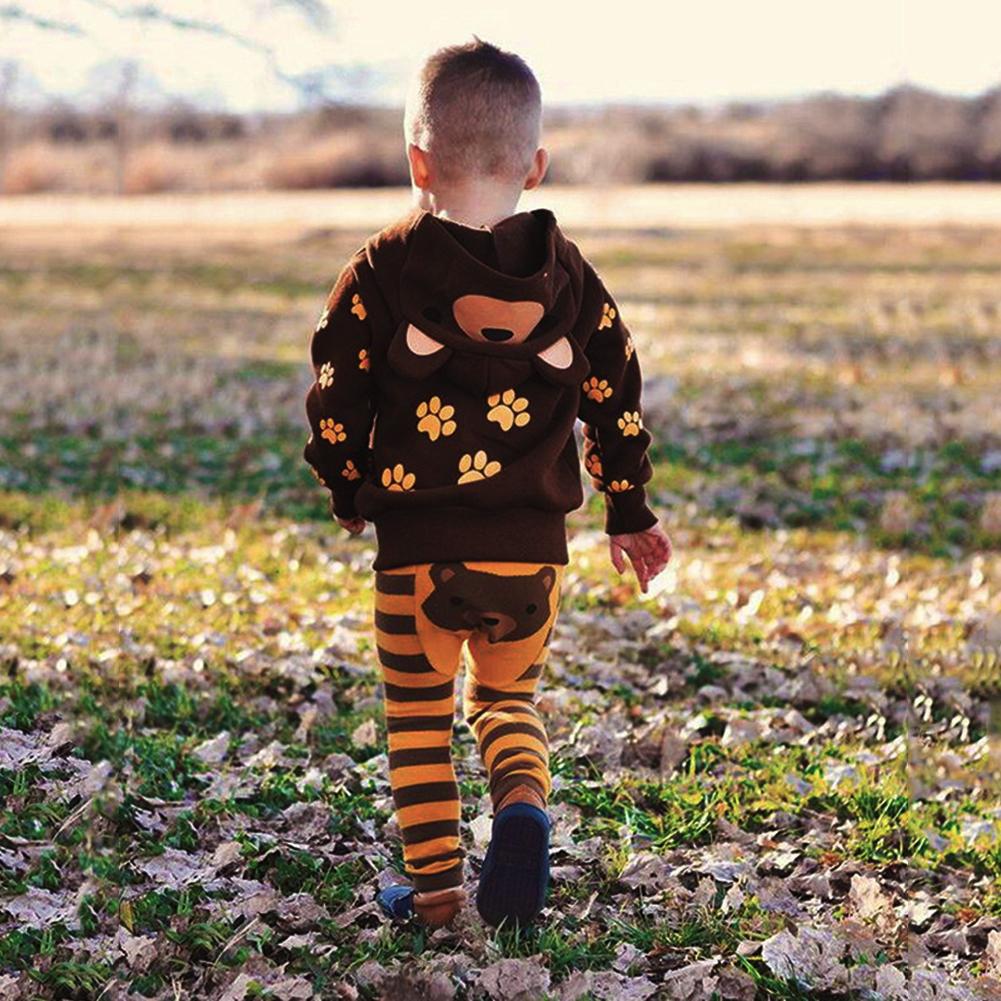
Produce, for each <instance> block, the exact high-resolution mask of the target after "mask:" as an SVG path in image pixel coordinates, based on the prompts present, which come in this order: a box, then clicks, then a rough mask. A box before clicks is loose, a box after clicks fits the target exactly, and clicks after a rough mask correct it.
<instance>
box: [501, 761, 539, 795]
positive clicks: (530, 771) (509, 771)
mask: <svg viewBox="0 0 1001 1001" xmlns="http://www.w3.org/2000/svg"><path fill="white" fill-rule="evenodd" d="M518 774H521V775H536V776H537V775H538V774H539V766H538V765H536V764H535V763H534V762H526V761H512V762H510V763H509V764H508V765H507V767H506V768H495V769H494V770H493V772H492V773H491V775H490V792H491V793H493V792H495V791H496V789H497V787H498V786H499V785H500V783H501V782H503V781H504V780H505V779H507V778H509V777H510V776H512V775H518Z"/></svg>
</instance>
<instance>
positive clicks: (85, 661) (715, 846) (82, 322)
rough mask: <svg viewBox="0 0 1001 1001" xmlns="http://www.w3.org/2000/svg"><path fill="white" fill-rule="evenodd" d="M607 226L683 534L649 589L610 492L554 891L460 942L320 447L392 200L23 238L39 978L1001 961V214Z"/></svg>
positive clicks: (560, 675) (6, 644)
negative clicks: (356, 283) (425, 883)
mask: <svg viewBox="0 0 1001 1001" xmlns="http://www.w3.org/2000/svg"><path fill="white" fill-rule="evenodd" d="M575 235H577V236H579V237H580V239H581V242H582V244H583V247H584V249H585V251H586V252H588V253H589V254H590V256H591V257H592V258H593V259H594V260H595V262H596V264H597V265H598V267H599V269H600V270H601V273H602V275H603V277H604V278H605V279H606V280H607V281H608V283H609V285H610V287H612V288H614V289H615V291H616V295H617V298H618V299H619V301H620V304H621V306H622V309H623V315H624V317H625V319H626V321H627V322H628V323H629V324H630V326H631V328H632V329H633V333H634V337H635V339H636V341H637V345H638V348H639V350H640V352H641V360H642V363H643V369H644V374H645V376H646V379H647V405H646V409H647V423H648V424H649V425H650V426H651V427H652V428H653V429H654V430H655V432H656V434H657V442H658V444H657V453H656V459H657V474H656V478H655V480H654V484H653V492H654V496H655V498H656V501H657V503H658V505H659V506H660V508H661V510H662V511H663V513H664V517H665V522H666V524H667V526H668V527H669V529H670V530H671V532H672V534H673V536H674V540H675V543H676V547H677V557H676V560H675V562H674V563H673V564H672V567H671V569H670V570H669V572H667V573H665V574H664V575H663V576H662V577H661V578H660V579H659V580H658V581H657V582H656V585H655V587H654V590H653V592H652V593H651V594H650V595H648V596H641V595H639V594H638V593H637V591H636V589H635V587H634V586H633V584H632V582H631V581H629V580H625V581H623V580H620V579H619V578H618V577H617V575H615V573H614V571H612V570H611V568H610V566H609V564H608V561H607V556H606V554H605V551H604V547H603V541H602V536H601V534H600V532H599V530H598V529H599V525H600V508H599V504H598V499H597V498H595V497H594V496H591V495H589V501H588V504H587V505H586V507H585V509H584V510H583V511H582V512H580V513H578V514H577V515H575V516H574V517H573V519H572V521H571V532H572V550H573V557H572V559H573V563H572V567H571V569H570V572H569V573H568V576H567V578H566V589H565V597H564V602H563V614H562V616H561V620H560V624H559V626H558V629H557V634H556V639H555V642H554V644H553V656H552V659H551V662H550V666H549V668H548V670H547V673H546V676H545V678H544V683H543V685H542V688H541V694H540V700H541V705H542V707H543V709H544V711H545V714H546V718H547V720H548V726H549V731H550V735H551V742H552V751H553V765H554V796H553V802H552V814H553V817H554V819H555V821H556V826H555V830H554V844H553V866H554V868H553V882H552V888H551V894H550V901H549V907H548V908H547V910H546V912H545V914H544V920H543V921H542V922H541V923H540V924H539V925H538V926H537V927H536V928H534V929H531V930H528V931H525V930H520V931H519V930H510V931H507V930H501V931H500V932H494V931H490V930H489V929H485V928H484V927H483V926H482V924H481V923H480V921H479V919H478V918H477V916H476V913H475V910H473V909H471V910H470V911H469V913H467V914H465V915H464V916H463V919H462V921H461V922H460V924H459V925H458V926H457V927H456V928H454V929H452V930H442V931H438V932H435V933H434V934H433V935H430V936H429V935H427V934H425V933H423V932H422V931H421V930H420V929H419V928H417V927H404V928H399V927H395V926H391V925H389V924H387V923H386V921H385V920H384V919H383V918H382V917H381V915H380V913H379V911H378V908H377V907H376V906H375V904H374V903H373V897H374V893H375V891H376V889H377V888H378V886H379V885H380V884H381V883H385V882H386V881H390V880H394V879H396V878H398V877H397V876H396V875H395V873H396V872H397V870H398V867H399V862H400V848H399V841H398V838H397V836H396V831H395V827H394V824H393V822H392V819H391V817H392V813H391V801H390V797H389V788H388V783H387V777H386V759H385V731H384V726H383V719H382V710H381V703H380V691H379V685H378V683H377V678H376V674H375V670H374V657H373V637H372V633H371V626H370V614H371V607H372V601H373V594H372V589H371V584H372V581H371V575H370V573H369V572H368V567H369V564H370V562H371V558H372V555H373V553H372V540H371V538H370V537H365V538H362V539H361V540H348V539H347V538H345V537H343V536H341V535H338V534H337V533H336V531H335V530H334V528H333V526H332V525H331V524H330V523H329V521H328V520H327V519H326V517H325V514H326V507H325V499H324V497H323V496H322V493H321V492H320V491H319V490H318V488H317V487H316V485H315V483H314V482H313V480H312V478H311V477H310V476H309V475H308V473H307V471H306V470H305V467H304V466H303V464H302V462H301V460H300V453H301V448H302V443H303V437H304V415H303V403H302V401H303V394H304V391H305V387H306V384H307V381H308V372H307V370H306V366H305V345H306V339H307V336H308V333H309V331H310V330H311V328H312V325H313V323H314V321H315V316H316V314H317V313H318V311H319V305H320V304H321V303H322V299H323V296H324V294H325V291H326V286H327V285H328V283H329V282H330V280H331V279H332V277H333V275H334V274H335V273H336V270H337V268H338V266H339V262H340V261H341V260H342V259H343V257H344V256H345V255H346V254H347V253H348V252H349V251H350V250H351V249H353V247H354V246H355V245H356V244H357V242H358V239H359V238H360V234H351V233H314V234H308V233H307V234H304V235H303V236H302V237H301V239H299V240H297V241H296V242H294V243H286V244H282V245H280V246H266V245H262V244H254V243H250V244H244V245H242V246H239V247H233V246H226V245H225V244H223V243H221V242H212V243H208V244H204V245H202V246H197V247H196V246H194V245H191V246H185V245H183V244H176V243H174V244H170V243H164V242H157V241H155V240H152V239H151V240H150V241H148V242H136V243H129V242H123V241H108V242H107V243H104V244H99V245H98V246H97V247H96V248H94V247H91V248H89V249H88V250H87V252H86V253H83V252H80V251H74V250H73V249H72V241H71V240H65V241H64V242H63V243H62V244H61V245H60V246H53V247H48V248H46V247H42V246H39V245H31V246H28V247H22V248H20V249H18V244H17V242H16V241H7V240H5V241H4V245H3V248H2V249H0V491H2V494H0V667H2V672H0V727H2V729H0V801H2V805H0V997H3V998H12V999H15V998H16V999H19V1001H23V999H30V998H74V999H76V998H79V999H88V998H93V999H97V998H103V999H108V1001H114V999H126V998H129V999H133V1001H138V999H139V998H159V999H175V998H186V997H191V998H212V999H225V1001H239V999H243V998H255V997H261V998H276V999H297V998H309V997H324V998H341V999H356V998H363V999H375V998H386V999H394V1001H395V999H409V998H414V999H417V998H421V999H423V998H430V999H435V1001H443V999H450V998H456V999H467V998H468V999H481V998H485V999H496V1001H535V999H557V1001H583V999H596V1001H601V999H612V998H615V999H624V1001H642V999H646V998H667V999H695V1001H698V999H702V1001H709V999H720V1001H745V999H747V1001H750V999H753V998H762V999H806V998H830V999H834V998H871V999H877V998H883V999H904V998H906V999H918V1001H922V999H927V1001H936V999H956V1001H959V999H974V998H980V997H986V998H990V997H1001V979H999V978H1001V883H999V877H1001V743H999V737H998V729H999V723H1001V704H999V701H1001V685H999V661H998V651H999V646H1001V597H999V594H1001V590H999V584H1001V561H999V559H998V555H997V548H998V546H999V544H1001V418H999V416H998V413H997V406H996V397H997V386H998V384H999V378H998V377H999V375H1001V337H999V333H1001V291H999V290H1001V263H999V262H1001V231H994V230H972V229H962V230H946V229H939V230H911V231H910V232H907V231H903V230H877V229H865V230H834V229H825V230H820V229H817V230H779V229H771V230H764V229H758V230H753V229H733V230H727V231H719V232H711V231H703V232H695V231H692V232H685V231H664V232H660V231H658V232H632V233H626V232H622V233H595V232H590V233H589V232H582V233H579V234H575ZM455 757H456V764H457V770H458V772H459V775H460V781H461V786H462V790H463V793H464V797H465V807H464V814H463V816H464V825H463V836H464V838H465V843H466V847H467V849H468V852H469V863H468V867H467V873H468V877H469V880H470V889H471V890H472V889H473V886H474V883H475V873H476V868H477V866H478V864H479V862H480V860H481V859H482V856H483V852H484V850H485V840H486V838H487V837H488V835H489V819H490V818H489V800H488V797H487V795H486V786H485V783H484V781H483V773H482V770H481V767H480V765H479V762H478V760H477V757H476V750H475V744H474V742H473V740H472V737H471V735H470V734H469V732H468V730H467V729H466V727H465V726H464V724H462V723H461V722H460V721H457V726H456V742H455Z"/></svg>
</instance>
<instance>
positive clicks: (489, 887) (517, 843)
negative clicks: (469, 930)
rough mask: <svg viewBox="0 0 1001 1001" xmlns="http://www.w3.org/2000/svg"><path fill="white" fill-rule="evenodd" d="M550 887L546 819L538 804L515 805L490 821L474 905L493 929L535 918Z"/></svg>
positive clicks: (522, 923)
mask: <svg viewBox="0 0 1001 1001" xmlns="http://www.w3.org/2000/svg"><path fill="white" fill-rule="evenodd" d="M548 885H549V820H548V818H547V817H546V814H545V813H544V812H543V811H542V810H540V809H539V808H538V807H536V806H531V805H530V804H527V803H513V804H512V805H511V806H508V807H505V808H504V809H503V810H501V812H500V813H499V814H498V815H497V816H496V818H495V819H494V824H493V830H492V832H491V837H490V847H489V848H488V849H487V856H486V859H485V860H484V862H483V869H482V871H481V872H480V883H479V887H478V888H477V891H476V909H477V910H478V911H479V912H480V917H482V918H483V920H484V921H486V923H487V924H489V925H492V926H493V927H496V926H497V925H500V924H502V923H505V922H506V923H507V924H508V925H510V924H512V923H513V922H517V923H518V924H520V925H527V924H530V923H531V922H532V921H534V920H535V919H536V918H537V917H538V916H539V912H540V911H541V910H542V908H543V906H544V905H545V902H546V890H547V889H548Z"/></svg>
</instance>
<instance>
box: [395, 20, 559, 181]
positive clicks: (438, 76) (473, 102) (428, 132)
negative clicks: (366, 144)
mask: <svg viewBox="0 0 1001 1001" xmlns="http://www.w3.org/2000/svg"><path fill="white" fill-rule="evenodd" d="M403 127H404V132H405V134H406V138H407V142H408V143H412V144H413V145H415V146H417V147H418V148H420V149H422V150H424V151H425V152H426V153H427V154H428V155H429V156H430V158H431V160H432V162H433V163H434V165H435V167H436V169H437V170H438V171H439V172H440V173H441V175H442V176H443V177H444V178H445V179H446V180H457V179H461V178H462V177H468V176H479V177H498V178H503V179H506V180H516V179H520V178H521V177H524V175H525V174H527V173H528V172H529V170H530V169H531V166H532V157H533V156H534V155H535V151H536V150H537V149H538V146H539V136H540V132H541V128H542V92H541V90H540V88H539V81H538V80H536V78H535V74H534V73H533V72H532V71H531V69H530V68H529V66H528V64H527V63H526V62H525V61H524V60H523V59H522V58H521V57H520V56H517V55H515V54H514V53H513V52H505V51H504V50H503V49H499V48H498V47H497V46H496V45H491V44H490V43H489V42H484V41H481V40H480V39H479V38H475V36H474V40H473V41H472V42H467V43H466V44H464V45H450V46H447V47H446V48H443V49H438V51H437V52H434V53H433V54H432V55H431V56H429V57H428V59H427V61H426V62H425V63H424V65H423V66H422V67H421V70H420V72H419V73H418V75H417V78H416V79H415V81H414V85H413V87H412V88H411V92H410V95H409V97H408V98H407V107H406V114H405V117H404V126H403Z"/></svg>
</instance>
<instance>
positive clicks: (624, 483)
mask: <svg viewBox="0 0 1001 1001" xmlns="http://www.w3.org/2000/svg"><path fill="white" fill-rule="evenodd" d="M632 488H633V485H632V484H631V483H630V482H629V480H612V482H611V483H609V484H608V489H609V490H611V491H612V493H613V494H621V493H625V491H626V490H632Z"/></svg>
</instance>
